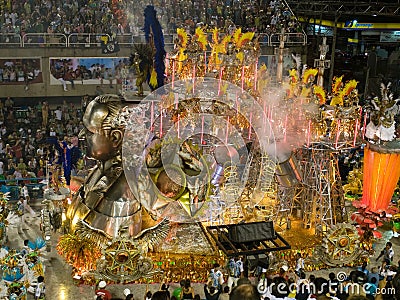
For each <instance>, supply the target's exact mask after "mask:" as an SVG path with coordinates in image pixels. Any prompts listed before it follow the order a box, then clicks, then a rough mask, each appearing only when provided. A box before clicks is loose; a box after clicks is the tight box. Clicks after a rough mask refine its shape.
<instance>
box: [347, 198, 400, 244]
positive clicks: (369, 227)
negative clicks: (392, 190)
mask: <svg viewBox="0 0 400 300" xmlns="http://www.w3.org/2000/svg"><path fill="white" fill-rule="evenodd" d="M353 206H354V207H355V208H357V211H356V212H355V213H353V214H352V215H351V216H350V219H351V220H352V221H353V222H355V223H357V224H358V226H357V231H358V234H359V235H360V236H363V235H364V234H365V233H366V232H367V231H372V233H373V236H374V237H375V238H381V237H382V234H381V233H380V232H379V231H377V229H378V228H379V227H381V226H383V224H384V222H387V221H389V220H390V218H391V217H392V215H394V214H396V213H397V212H398V211H399V209H398V208H397V207H394V206H389V207H388V208H387V209H386V211H383V210H379V211H377V212H374V211H371V210H370V208H369V207H367V206H366V205H365V204H363V203H362V202H361V201H353ZM389 212H390V213H389Z"/></svg>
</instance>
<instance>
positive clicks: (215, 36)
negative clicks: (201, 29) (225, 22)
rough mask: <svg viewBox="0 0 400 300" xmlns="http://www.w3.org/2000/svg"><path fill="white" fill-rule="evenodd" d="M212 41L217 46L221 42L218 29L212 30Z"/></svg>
mask: <svg viewBox="0 0 400 300" xmlns="http://www.w3.org/2000/svg"><path fill="white" fill-rule="evenodd" d="M212 40H213V42H214V43H215V44H216V43H218V42H219V32H218V28H217V27H215V28H214V29H213V30H212Z"/></svg>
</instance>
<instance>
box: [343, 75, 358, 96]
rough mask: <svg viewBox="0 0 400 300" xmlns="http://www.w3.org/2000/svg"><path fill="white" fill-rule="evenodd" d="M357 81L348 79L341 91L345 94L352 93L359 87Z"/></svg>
mask: <svg viewBox="0 0 400 300" xmlns="http://www.w3.org/2000/svg"><path fill="white" fill-rule="evenodd" d="M357 83H358V82H357V81H356V80H355V79H352V80H349V81H347V82H346V84H345V86H344V88H343V90H342V92H341V93H342V94H343V96H348V95H350V93H351V92H352V91H353V90H354V89H355V88H356V87H357Z"/></svg>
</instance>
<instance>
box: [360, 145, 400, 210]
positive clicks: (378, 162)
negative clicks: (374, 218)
mask: <svg viewBox="0 0 400 300" xmlns="http://www.w3.org/2000/svg"><path fill="white" fill-rule="evenodd" d="M399 177H400V153H382V152H377V151H375V150H372V149H371V148H370V147H365V149H364V173H363V196H362V203H363V204H365V205H366V206H367V207H368V208H369V209H370V210H371V211H373V212H379V211H384V210H386V209H387V208H388V206H389V203H390V200H391V199H392V196H393V193H394V190H395V188H396V185H397V182H398V181H399Z"/></svg>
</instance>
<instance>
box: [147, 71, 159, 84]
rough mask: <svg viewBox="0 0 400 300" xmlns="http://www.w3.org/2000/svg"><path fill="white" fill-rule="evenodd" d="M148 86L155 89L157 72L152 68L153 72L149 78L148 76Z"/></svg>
mask: <svg viewBox="0 0 400 300" xmlns="http://www.w3.org/2000/svg"><path fill="white" fill-rule="evenodd" d="M149 84H150V85H151V86H153V87H157V85H158V84H157V72H156V70H154V68H153V70H151V76H150V82H149Z"/></svg>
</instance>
